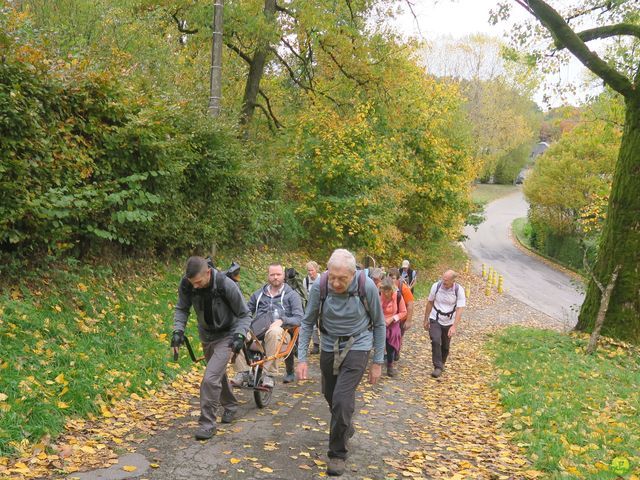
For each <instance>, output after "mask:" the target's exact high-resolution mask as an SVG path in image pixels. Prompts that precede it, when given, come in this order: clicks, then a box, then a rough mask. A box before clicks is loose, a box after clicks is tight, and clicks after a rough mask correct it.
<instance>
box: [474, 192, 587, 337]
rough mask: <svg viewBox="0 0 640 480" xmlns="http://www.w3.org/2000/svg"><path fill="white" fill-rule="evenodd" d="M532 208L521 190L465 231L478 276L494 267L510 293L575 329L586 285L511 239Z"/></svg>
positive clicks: (496, 203)
mask: <svg viewBox="0 0 640 480" xmlns="http://www.w3.org/2000/svg"><path fill="white" fill-rule="evenodd" d="M528 208H529V205H528V203H527V202H526V200H525V199H524V196H523V194H522V191H521V190H520V189H519V190H518V191H517V192H514V193H512V194H510V195H507V196H505V197H503V198H500V199H498V200H494V201H493V202H491V203H489V204H488V205H487V207H486V209H485V217H486V220H485V221H484V222H483V223H482V224H481V225H480V226H479V227H478V229H477V231H476V230H474V229H473V227H466V228H465V232H464V233H465V235H467V237H468V239H467V240H466V241H465V243H464V245H465V247H466V249H467V251H468V253H469V254H470V256H471V259H472V263H473V268H474V270H475V271H476V272H480V271H481V269H482V264H483V263H484V264H485V265H486V266H487V269H488V268H489V267H493V268H494V269H495V270H496V271H497V272H498V273H499V274H501V275H503V276H504V288H505V291H506V292H507V293H509V294H510V295H512V296H514V297H515V298H517V299H518V300H520V301H522V302H524V303H526V304H527V305H529V306H530V307H533V308H535V309H537V310H539V311H541V312H544V313H546V314H547V315H549V316H551V317H553V318H555V319H557V320H559V321H561V322H562V323H564V324H565V325H566V326H568V327H573V326H574V325H575V323H576V322H577V317H578V311H579V308H580V305H582V302H583V300H584V287H583V285H581V284H580V283H578V282H576V280H574V279H573V278H572V277H570V276H569V275H567V274H565V273H563V272H562V271H560V270H558V269H555V268H553V267H551V266H549V265H547V264H546V263H545V262H543V261H541V260H540V259H539V258H537V257H536V256H533V255H528V254H527V253H524V252H523V251H522V250H521V249H519V248H518V247H516V246H515V245H514V240H513V239H512V238H511V235H510V231H511V223H512V222H513V220H515V219H516V218H521V217H526V216H527V209H528Z"/></svg>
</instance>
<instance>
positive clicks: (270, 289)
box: [232, 263, 304, 388]
mask: <svg viewBox="0 0 640 480" xmlns="http://www.w3.org/2000/svg"><path fill="white" fill-rule="evenodd" d="M284 274H285V273H284V268H283V266H282V265H280V264H279V263H274V264H271V265H269V281H268V283H267V284H266V285H265V286H263V287H262V288H261V289H259V290H257V291H255V292H254V293H253V295H251V298H250V299H249V303H248V304H247V305H248V307H249V310H250V311H251V314H252V315H253V322H252V324H251V330H252V331H253V333H254V334H256V335H257V336H258V338H259V339H260V340H264V345H265V352H266V354H267V356H268V357H270V356H272V355H275V354H276V353H277V352H276V350H277V348H278V345H280V341H281V340H282V337H283V335H286V336H287V337H288V335H289V334H288V333H286V332H285V330H284V329H285V328H288V327H297V326H300V320H302V315H303V314H304V312H303V310H302V300H301V299H300V295H298V292H296V291H295V290H293V288H291V286H289V285H287V284H286V283H285V281H284ZM286 341H287V338H285V343H286ZM235 367H236V372H237V373H236V376H235V377H234V378H233V380H232V383H233V384H234V385H238V386H239V385H242V384H243V383H244V382H246V381H247V372H248V371H249V366H248V365H247V362H246V360H245V358H244V357H243V356H242V355H238V356H237V357H236V365H235ZM264 372H265V375H264V376H263V377H262V385H264V386H265V387H269V388H273V386H274V381H273V377H274V376H275V375H277V374H278V364H277V360H272V361H270V362H265V364H264ZM288 375H290V377H289V379H288V381H293V372H290V373H289V372H288Z"/></svg>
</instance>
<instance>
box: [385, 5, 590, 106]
mask: <svg viewBox="0 0 640 480" xmlns="http://www.w3.org/2000/svg"><path fill="white" fill-rule="evenodd" d="M412 3H414V7H413V10H414V12H415V14H416V18H417V23H418V25H419V27H420V28H419V30H418V26H417V25H416V19H414V17H413V15H412V14H411V13H410V12H409V10H408V8H406V5H405V7H404V10H405V12H404V14H402V15H400V16H399V17H398V18H397V25H398V27H399V29H400V31H402V32H404V33H405V35H407V36H415V37H418V38H420V33H419V32H421V33H422V37H421V38H423V39H424V40H428V41H432V42H433V41H434V40H437V39H438V37H442V36H450V37H454V38H462V37H466V36H468V35H470V34H473V33H485V34H488V35H492V36H495V37H498V38H500V39H503V40H505V41H506V40H507V38H506V36H505V34H506V33H507V32H508V31H509V29H510V28H511V26H512V25H513V24H514V23H524V22H525V21H526V20H528V19H530V18H531V15H530V14H529V13H527V12H526V11H525V10H524V8H522V7H521V6H519V5H517V4H516V2H515V1H513V2H512V4H513V6H512V9H511V16H510V18H509V19H508V20H506V21H501V22H498V24H497V25H491V24H490V23H489V11H490V10H491V9H492V8H496V6H497V4H498V3H499V2H498V0H414V1H413V2H412ZM586 72H587V70H586V68H585V67H584V66H583V65H582V64H581V63H580V62H578V61H577V60H575V59H573V60H572V61H571V62H570V63H569V64H568V65H566V66H565V67H564V68H563V69H562V70H561V71H560V72H559V75H558V76H557V77H556V78H554V79H553V81H554V82H558V81H559V82H560V83H561V84H569V83H573V84H576V85H580V84H581V83H582V81H583V79H584V76H585V73H586ZM542 88H543V90H541V91H539V92H538V93H537V94H536V95H535V100H536V101H537V102H538V104H540V106H541V107H542V108H545V106H544V105H542V101H541V100H542V97H543V94H544V87H542ZM579 90H580V89H579ZM580 97H581V96H580V95H578V97H572V98H571V99H570V101H571V103H577V102H578V101H579V98H580ZM561 103H562V101H561V100H560V99H559V98H553V99H552V101H551V104H552V106H558V105H559V104H561ZM545 109H546V108H545Z"/></svg>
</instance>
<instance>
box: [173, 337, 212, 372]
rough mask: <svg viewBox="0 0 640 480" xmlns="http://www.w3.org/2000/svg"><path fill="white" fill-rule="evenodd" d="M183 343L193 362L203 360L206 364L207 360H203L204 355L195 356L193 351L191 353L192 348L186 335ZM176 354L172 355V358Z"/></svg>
mask: <svg viewBox="0 0 640 480" xmlns="http://www.w3.org/2000/svg"><path fill="white" fill-rule="evenodd" d="M184 344H185V345H186V346H187V350H188V351H189V356H190V357H191V360H192V361H193V363H198V362H203V363H204V364H205V365H206V364H207V362H205V359H204V357H200V358H196V355H195V353H193V348H191V342H190V341H189V338H188V337H187V336H186V335H185V336H184ZM176 356H177V354H176V355H174V358H176Z"/></svg>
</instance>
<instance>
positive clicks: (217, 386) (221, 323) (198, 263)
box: [171, 257, 251, 440]
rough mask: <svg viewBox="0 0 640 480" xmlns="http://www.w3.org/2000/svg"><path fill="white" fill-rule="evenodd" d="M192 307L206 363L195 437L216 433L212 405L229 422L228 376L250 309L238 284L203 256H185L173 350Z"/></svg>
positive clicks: (232, 408) (232, 406)
mask: <svg viewBox="0 0 640 480" xmlns="http://www.w3.org/2000/svg"><path fill="white" fill-rule="evenodd" d="M191 307H193V309H194V311H195V312H196V316H197V317H198V333H199V335H200V341H201V342H202V350H203V351H204V356H205V359H206V361H207V368H206V370H205V372H204V376H203V377H202V383H201V384H200V419H199V420H198V424H199V427H198V429H197V430H196V433H195V437H196V439H197V440H207V439H209V438H211V437H213V436H214V435H215V433H216V410H217V409H218V407H219V406H220V404H222V406H223V407H224V412H223V414H222V422H223V423H231V421H232V420H233V417H234V416H235V413H236V410H237V409H238V401H237V400H236V397H235V396H234V395H233V392H232V391H231V388H230V386H229V380H228V378H227V373H226V370H227V363H229V359H230V358H231V355H232V352H236V353H237V352H239V351H240V350H241V349H242V345H243V344H244V339H245V337H246V334H247V330H248V329H249V325H250V324H251V316H250V315H249V309H248V308H247V305H246V304H245V302H244V298H243V297H242V293H241V292H240V289H239V288H238V285H237V284H236V283H235V282H234V281H233V280H231V279H230V278H228V277H227V276H226V275H225V274H224V273H222V272H219V271H218V270H216V269H215V268H213V265H209V263H208V262H207V260H206V259H204V258H202V257H190V258H189V259H188V260H187V264H186V267H185V275H184V277H183V278H182V280H181V281H180V286H179V288H178V302H177V303H176V306H175V312H174V318H173V336H172V339H171V346H172V347H173V349H174V353H176V354H177V353H178V349H179V348H180V346H181V345H182V343H183V342H184V329H185V327H186V325H187V320H188V318H189V312H190V310H191Z"/></svg>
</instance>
